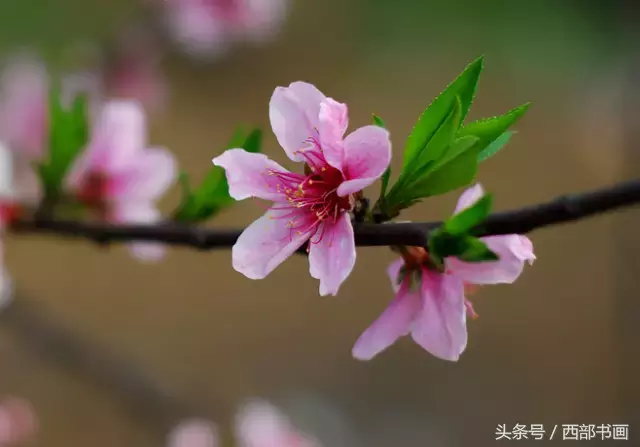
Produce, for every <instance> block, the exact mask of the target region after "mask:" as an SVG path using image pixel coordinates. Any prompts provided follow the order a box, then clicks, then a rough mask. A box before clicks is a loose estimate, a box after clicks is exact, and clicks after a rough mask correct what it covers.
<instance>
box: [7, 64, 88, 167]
mask: <svg viewBox="0 0 640 447" xmlns="http://www.w3.org/2000/svg"><path fill="white" fill-rule="evenodd" d="M50 87H51V77H50V75H49V73H48V71H47V68H46V66H45V64H44V63H43V62H42V61H41V60H40V59H38V58H37V57H35V56H33V55H31V54H28V53H24V54H20V55H18V56H14V57H13V58H12V59H10V60H9V61H8V63H7V65H6V67H5V69H4V70H3V72H2V78H1V80H0V92H1V95H2V96H1V97H0V140H2V141H3V142H5V143H6V144H8V146H9V148H10V149H11V150H12V151H13V152H14V153H16V154H18V155H19V160H16V162H17V163H22V164H25V163H27V164H28V162H31V161H33V160H39V159H40V158H42V157H43V156H44V154H45V152H46V150H47V135H48V131H49V124H48V107H49V88H50ZM79 93H86V94H88V96H89V101H90V102H89V108H90V110H89V112H90V113H91V112H95V109H96V107H97V105H98V102H99V98H100V94H101V85H100V80H99V78H98V77H97V76H95V75H93V74H91V73H89V72H77V73H76V72H74V73H67V74H65V75H63V76H62V77H61V97H62V101H63V105H65V106H69V105H70V104H71V101H72V100H73V99H74V98H75V96H76V95H77V94H79ZM25 160H26V161H25Z"/></svg>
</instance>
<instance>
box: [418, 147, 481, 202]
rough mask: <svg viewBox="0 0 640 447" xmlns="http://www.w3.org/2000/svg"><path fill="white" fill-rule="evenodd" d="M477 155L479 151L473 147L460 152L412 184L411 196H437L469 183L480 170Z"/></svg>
mask: <svg viewBox="0 0 640 447" xmlns="http://www.w3.org/2000/svg"><path fill="white" fill-rule="evenodd" d="M477 157H478V153H477V151H476V150H473V149H472V150H466V151H464V152H462V153H460V154H459V155H458V156H457V157H455V158H453V159H451V160H449V161H448V162H447V163H446V164H444V165H441V166H440V167H439V168H438V169H437V170H435V171H434V172H433V173H432V174H430V175H429V176H428V177H426V178H425V179H424V180H422V181H420V182H418V183H416V184H414V185H413V186H411V189H410V191H409V194H410V197H411V198H413V199H418V198H425V197H431V196H436V195H439V194H445V193H447V192H449V191H453V190H454V189H458V188H461V187H463V186H467V185H469V184H470V183H471V182H473V180H474V179H475V177H476V174H477V172H478V160H477Z"/></svg>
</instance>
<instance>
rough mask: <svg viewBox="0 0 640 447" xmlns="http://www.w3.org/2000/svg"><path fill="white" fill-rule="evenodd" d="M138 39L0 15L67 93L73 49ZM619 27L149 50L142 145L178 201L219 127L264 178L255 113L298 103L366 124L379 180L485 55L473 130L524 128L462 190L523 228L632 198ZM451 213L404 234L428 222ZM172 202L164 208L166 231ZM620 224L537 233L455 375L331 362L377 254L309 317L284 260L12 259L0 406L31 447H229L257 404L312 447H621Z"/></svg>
mask: <svg viewBox="0 0 640 447" xmlns="http://www.w3.org/2000/svg"><path fill="white" fill-rule="evenodd" d="M140 15H141V9H140V5H138V4H137V0H117V1H116V0H111V1H108V2H107V1H102V2H98V1H94V2H86V1H80V0H58V1H56V2H53V1H50V0H21V1H20V2H17V1H14V2H7V1H5V2H3V3H2V5H0V50H1V51H2V54H3V55H5V56H9V55H11V54H13V53H15V52H16V51H18V50H21V49H24V48H29V49H31V50H34V51H37V52H38V53H39V54H40V56H41V57H42V58H44V59H45V60H46V61H47V63H48V64H49V66H50V67H52V70H65V69H67V68H68V66H70V65H73V64H76V63H77V60H78V59H77V57H78V56H76V55H77V54H78V50H77V49H78V48H84V46H85V45H86V43H92V42H100V41H103V40H105V39H111V38H112V36H114V35H117V34H118V33H119V32H121V30H123V29H125V28H127V27H128V26H130V25H131V23H133V22H134V21H135V20H138V19H139V18H140ZM637 18H638V13H637V12H636V11H635V10H634V2H623V1H613V0H607V1H605V0H602V1H575V0H574V1H569V0H565V1H557V0H539V1H536V2H532V1H529V2H513V1H485V2H473V1H458V2H436V1H430V0H422V1H419V0H412V1H411V0H403V1H396V2H391V1H384V0H348V1H343V0H324V1H322V2H318V1H309V0H294V1H293V2H291V3H290V5H289V9H288V12H287V17H286V20H285V21H284V23H283V24H282V27H281V28H280V29H279V33H278V34H277V35H276V36H274V37H273V38H271V39H269V40H268V41H264V42H260V43H259V44H258V45H253V44H252V45H244V44H241V45H235V46H234V47H233V48H232V49H231V50H230V51H228V52H227V53H226V54H224V55H220V56H218V57H215V58H213V57H208V58H203V57H197V56H193V55H189V54H186V53H185V52H184V51H180V48H176V47H175V46H172V45H170V44H168V45H167V46H166V47H163V53H162V54H163V58H162V60H161V63H160V67H161V69H162V70H163V72H164V78H165V81H166V83H167V85H168V90H169V95H168V100H167V101H168V102H167V105H166V106H165V107H164V108H163V109H162V110H160V111H157V112H154V113H153V114H151V118H150V126H151V136H150V138H151V141H152V142H153V143H154V144H162V145H166V146H167V147H169V148H171V149H172V150H173V151H174V153H175V154H176V156H177V158H178V159H179V161H180V163H181V165H182V167H183V168H184V169H185V170H186V171H187V172H189V173H190V174H191V175H192V176H193V178H194V179H199V178H201V177H202V176H204V174H205V173H206V171H207V169H208V168H209V166H210V160H211V158H212V157H213V156H215V155H216V154H217V153H219V152H220V151H221V150H222V149H223V148H224V145H225V144H226V142H227V140H228V138H229V136H230V135H231V133H232V131H233V129H234V128H235V126H236V125H237V124H238V123H247V124H249V125H257V126H261V127H262V128H263V129H264V130H265V141H264V151H265V152H266V153H267V154H268V155H269V156H271V157H273V158H275V159H277V160H279V161H282V162H284V154H283V153H282V152H281V149H280V148H279V147H278V145H277V142H276V140H275V137H274V136H273V135H272V134H271V132H270V129H269V123H268V115H267V110H268V101H269V97H270V95H271V93H272V91H273V89H274V88H275V87H276V86H278V85H288V84H289V83H290V82H292V81H296V80H305V81H309V82H312V83H314V84H315V85H317V86H318V87H319V88H320V89H321V90H322V91H323V92H324V93H326V94H327V95H329V96H332V97H334V98H336V99H338V100H339V101H343V102H346V103H348V105H349V107H350V119H351V123H352V124H351V128H355V127H359V126H361V125H365V124H368V123H369V122H370V120H371V113H376V114H378V115H380V116H381V117H382V118H383V119H384V120H385V122H386V124H387V126H388V128H389V129H390V130H391V135H392V141H393V144H394V148H395V152H394V160H393V166H394V167H398V168H399V166H400V164H401V149H402V147H403V145H404V140H405V138H406V135H408V133H409V131H410V129H411V127H412V125H413V123H414V122H415V119H416V118H417V116H418V115H419V113H420V112H421V111H422V110H423V109H424V107H425V106H427V105H428V104H429V103H430V101H431V100H432V99H433V98H434V97H435V96H436V95H437V94H438V93H439V92H440V91H441V90H442V89H443V88H444V87H445V86H446V85H447V84H448V83H449V82H450V81H451V80H452V79H453V78H454V77H455V76H457V74H458V73H459V72H460V71H462V69H463V68H464V67H465V66H466V64H467V63H469V62H470V61H471V60H473V59H475V58H476V57H478V56H479V55H481V54H484V55H485V71H484V73H483V77H482V79H481V82H480V87H479V93H478V95H477V99H476V102H475V104H474V107H473V108H472V110H471V113H470V117H469V118H470V119H476V118H481V117H485V116H492V115H497V114H500V113H504V112H505V111H507V110H508V109H510V108H512V107H515V106H517V105H519V104H521V103H524V102H526V101H532V102H533V107H532V108H531V109H530V111H529V112H528V114H527V116H526V117H525V118H524V119H523V120H522V121H521V122H520V123H519V124H518V126H517V130H518V134H517V135H516V136H515V137H514V138H513V139H512V141H511V143H510V144H509V147H508V149H507V150H504V151H503V152H502V153H501V154H500V156H498V157H495V158H494V159H491V160H490V161H487V162H486V163H484V164H483V165H482V167H481V171H480V174H479V180H480V181H481V182H482V183H483V185H484V186H485V187H486V189H488V190H489V191H491V192H493V193H494V194H495V195H496V197H497V200H496V206H497V207H498V208H500V209H507V208H511V207H518V206H523V205H528V204H533V203H536V202H540V201H545V200H548V199H551V198H552V197H555V196H557V195H560V194H564V193H571V192H579V191H581V190H586V189H592V188H597V187H601V186H606V185H610V184H613V183H615V182H616V181H620V180H622V179H624V178H633V177H634V176H637V174H638V171H639V170H640V168H639V167H638V166H640V164H639V163H638V162H639V161H640V160H639V155H638V154H639V152H638V151H639V150H638V148H639V147H640V135H639V134H638V131H637V130H636V129H637V127H638V126H637V122H638V116H639V115H638V112H639V111H640V110H639V106H638V105H637V104H639V103H640V102H639V100H640V93H639V92H638V86H640V70H638V66H639V63H640V57H639V56H638V43H639V40H638V34H637V32H636V30H637V28H638V26H637V23H638V22H637ZM126 45H129V43H126V44H125V46H126ZM130 45H133V43H131V44H130ZM80 53H82V51H80ZM285 165H286V164H285ZM376 188H377V186H376ZM376 193H377V189H375V188H374V189H372V191H371V193H370V194H371V196H373V195H375V194H376ZM456 197H457V193H453V194H448V195H445V196H442V197H439V198H437V199H433V200H429V201H427V202H424V203H422V204H420V205H418V206H416V207H415V208H412V209H411V210H409V211H408V212H407V213H406V215H404V218H405V219H408V220H437V219H441V218H443V217H444V216H447V215H448V214H450V213H451V211H452V209H453V207H454V205H455V201H456ZM178 200H179V191H178V190H177V188H175V189H174V190H173V191H172V193H171V194H169V195H168V196H167V197H166V200H164V201H163V204H162V206H163V209H165V210H167V211H170V210H171V209H172V207H174V206H176V205H177V203H178ZM261 211H262V210H261V208H260V207H257V206H255V204H254V203H253V202H251V201H247V202H246V203H244V202H242V203H238V204H237V205H236V206H234V207H233V208H231V209H229V210H227V211H225V212H224V213H223V214H221V215H220V216H219V217H217V218H216V219H215V221H214V222H212V223H211V225H213V226H223V227H228V226H246V225H247V224H249V223H250V222H251V221H252V220H254V219H255V218H257V217H258V216H259V215H260V214H261ZM639 217H640V216H639V215H638V211H637V210H626V211H622V212H620V213H616V214H611V215H607V216H602V217H597V218H593V219H590V220H587V221H583V222H579V223H576V224H571V225H567V226H562V227H554V228H548V229H543V230H539V231H536V232H535V233H533V234H532V235H531V238H532V240H533V242H534V244H535V250H536V254H537V256H538V261H537V263H536V264H534V266H533V267H530V268H526V270H525V273H524V274H523V275H522V277H521V278H520V279H519V281H518V282H517V283H516V284H514V285H511V286H493V287H487V288H484V289H482V290H481V291H480V292H479V293H478V294H477V295H475V296H474V297H473V301H474V304H475V308H476V310H477V312H478V313H479V314H480V318H479V319H478V320H476V321H473V322H470V323H469V331H470V341H469V346H468V348H467V350H466V352H465V353H464V355H463V356H462V358H461V360H460V361H459V362H457V363H448V362H445V361H442V360H439V359H436V358H434V357H432V356H431V355H429V354H428V353H426V352H424V351H422V350H421V349H420V348H419V347H418V346H416V345H414V344H413V343H412V342H411V341H410V340H403V341H401V342H400V343H398V344H396V345H395V346H393V347H392V348H391V349H389V350H388V351H386V352H385V353H383V354H381V355H380V356H378V357H377V358H375V359H374V360H372V361H370V362H359V361H356V360H354V359H353V358H352V357H351V354H350V351H351V348H352V346H353V344H354V342H355V340H356V339H357V337H358V336H359V334H360V333H361V332H362V331H363V330H364V329H365V328H366V327H367V326H368V325H369V324H370V323H371V322H372V321H373V319H374V318H376V317H377V315H378V314H379V313H380V312H381V311H382V310H383V309H384V307H385V306H386V304H387V302H388V301H389V299H390V298H391V296H392V293H391V288H390V285H389V284H388V280H387V278H386V275H385V274H384V272H385V269H386V266H387V264H388V263H389V262H390V261H391V260H392V259H393V254H392V253H391V252H390V251H389V250H385V249H383V248H360V249H359V250H358V262H357V264H356V267H355V270H354V272H353V274H352V275H351V276H350V278H349V279H348V281H347V282H346V283H345V284H344V285H343V286H342V288H341V292H340V294H339V296H337V297H327V298H320V297H319V296H318V292H317V282H316V281H315V280H313V279H312V278H311V277H310V276H309V275H308V273H307V272H308V264H307V261H306V260H305V259H304V258H303V257H300V258H292V259H290V260H288V261H287V262H285V263H284V264H283V265H282V266H281V267H279V268H278V269H277V270H276V271H275V272H274V273H273V274H272V275H270V276H269V277H268V278H267V279H265V280H262V281H251V280H248V279H246V278H245V277H243V276H242V275H240V274H239V273H236V272H235V271H234V270H233V269H232V267H231V262H230V261H231V259H230V252H229V251H213V252H195V251H192V250H187V249H175V250H172V251H171V252H170V254H169V256H168V257H167V258H166V259H165V260H164V261H163V262H161V263H160V264H157V265H146V264H141V263H139V262H137V261H135V260H134V259H132V258H131V257H130V256H129V254H128V252H127V251H126V250H125V249H124V248H122V247H112V248H100V247H97V246H94V245H92V244H89V243H86V242H80V241H67V240H57V239H51V238H47V237H24V236H21V237H14V236H12V235H8V236H7V238H6V239H7V240H6V244H5V245H6V247H5V248H6V263H7V266H8V268H9V271H10V273H11V275H12V277H13V279H14V281H15V283H16V297H15V301H14V303H13V304H12V305H11V306H10V307H9V308H8V309H6V310H5V311H4V312H3V313H0V394H11V395H19V396H23V397H26V398H28V399H29V400H30V401H31V402H32V404H33V405H34V407H35V409H36V411H37V412H38V415H39V418H40V424H41V430H40V433H39V435H38V438H37V439H36V440H35V441H34V442H33V445H42V446H48V447H56V446H69V445H72V446H81V445H91V446H94V447H102V446H105V447H107V446H109V447H111V446H134V445H135V446H138V447H144V446H158V445H163V443H164V441H163V439H164V436H165V434H166V432H167V430H169V429H170V427H171V425H172V424H173V423H175V422H176V421H177V420H178V419H179V418H180V417H182V416H184V415H185V413H189V412H190V411H192V408H197V411H198V412H199V414H201V415H203V416H207V417H210V418H212V419H213V420H215V422H216V423H218V424H220V425H221V427H222V430H223V433H224V435H225V437H226V438H228V440H229V441H230V440H231V439H232V436H231V435H232V431H231V425H230V424H231V421H232V418H233V415H234V412H235V411H236V409H237V407H238V405H239V404H240V403H242V401H243V400H244V399H246V398H249V397H253V396H260V397H264V398H267V399H269V400H271V401H272V402H274V403H275V404H277V405H278V406H280V408H282V409H283V411H285V412H286V413H287V414H288V415H289V416H290V417H291V418H292V420H293V421H294V422H295V423H296V424H297V426H299V427H300V428H301V429H303V430H305V431H307V432H309V433H311V434H313V435H314V436H316V437H317V438H319V439H320V440H321V441H322V442H323V444H324V445H326V446H328V447H343V446H344V447H347V446H348V447H358V446H367V447H388V446H396V445H397V446H402V447H412V446H415V447H422V446H430V447H461V446H470V445H473V446H476V447H483V446H490V445H494V443H496V441H495V432H496V427H497V425H498V424H507V426H508V427H512V426H513V425H514V424H516V423H521V424H536V423H538V424H545V427H547V428H548V429H551V428H552V427H553V425H555V424H567V423H578V424H608V423H609V424H613V423H620V424H630V439H631V444H630V445H634V442H635V441H633V439H635V438H636V437H637V436H640V435H638V434H637V433H636V430H634V429H636V428H637V427H640V425H638V422H640V406H639V403H640V400H639V399H640V396H639V392H640V385H639V384H638V381H637V378H638V373H639V372H640V369H639V367H638V361H637V359H638V354H639V352H638V351H639V348H638V343H637V337H638V333H637V330H638V324H637V318H638V315H639V311H640V304H638V286H640V282H639V281H638V278H637V273H636V272H637V271H638V270H637V269H638V265H640V264H639V263H640V249H639V241H640V238H639V237H638V234H637V231H638V229H639V228H640V225H639V223H640V220H639V219H638V218H639ZM36 314H37V315H38V318H40V319H41V320H42V321H43V322H45V321H46V325H48V326H51V327H56V328H58V329H56V330H61V329H60V328H63V329H64V330H65V331H70V332H71V333H73V334H74V338H77V339H80V340H82V342H83V343H86V346H88V347H89V349H88V352H86V350H85V351H73V352H60V351H59V350H58V346H59V343H58V344H56V343H55V336H54V335H53V334H52V333H48V332H46V331H40V332H38V330H37V327H38V325H36V324H34V323H33V321H32V319H33V318H35V317H33V315H36ZM29 315H31V317H29ZM30 318H31V319H30ZM42 324H45V323H42ZM34 332H35V334H34ZM52 340H53V341H54V342H52ZM48 343H49V344H48ZM107 355H108V356H116V357H117V358H118V359H119V360H118V362H122V363H123V364H124V365H126V366H125V367H123V368H124V369H125V370H126V369H127V368H133V369H136V370H137V371H139V372H140V374H142V375H144V376H145V377H146V378H147V379H148V382H149V383H151V382H153V383H154V384H156V385H155V386H156V387H157V388H158V389H162V390H165V391H166V392H167V393H168V394H169V395H170V396H171V397H166V398H164V399H160V400H158V401H153V400H152V399H151V398H149V396H150V395H151V394H152V393H150V392H148V391H145V389H146V388H145V387H146V386H147V385H146V382H141V383H138V384H137V385H136V384H133V385H132V386H131V387H129V388H124V389H123V388H121V387H119V385H118V383H121V382H122V380H120V378H118V377H116V378H115V379H114V378H113V377H112V376H113V374H112V375H111V376H109V377H107V378H106V379H105V377H103V376H104V375H105V374H106V375H109V374H110V373H108V372H105V370H106V367H105V368H103V367H102V366H101V365H102V363H100V362H108V359H107V357H105V356H107ZM78 357H81V359H80V360H78ZM93 358H95V359H98V360H92V359H93ZM96 362H97V363H96ZM87 364H88V365H94V366H93V369H91V368H89V369H87V368H86V365H87ZM78 365H84V366H83V367H80V366H78ZM125 375H126V374H125ZM193 411H196V410H193ZM512 442H515V441H512ZM521 442H522V441H521ZM544 442H546V441H544ZM574 442H575V441H574ZM599 442H600V444H602V445H606V441H599ZM575 443H576V444H579V443H578V442H575ZM229 445H231V444H229Z"/></svg>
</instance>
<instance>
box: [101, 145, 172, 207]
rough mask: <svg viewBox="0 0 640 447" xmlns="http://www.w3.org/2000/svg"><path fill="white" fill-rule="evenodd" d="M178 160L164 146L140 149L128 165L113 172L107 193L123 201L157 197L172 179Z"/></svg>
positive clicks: (165, 189) (154, 198)
mask: <svg viewBox="0 0 640 447" xmlns="http://www.w3.org/2000/svg"><path fill="white" fill-rule="evenodd" d="M177 171H178V163H177V161H176V159H175V156H174V155H173V153H172V152H170V151H168V150H166V149H164V148H153V149H146V150H144V151H140V152H139V153H138V154H135V155H134V156H133V157H132V160H131V164H130V165H128V166H126V167H124V169H123V171H121V172H119V173H114V175H113V176H112V181H111V188H110V191H109V195H110V196H111V197H121V198H122V199H123V200H127V201H134V202H135V201H139V200H157V199H159V198H160V197H161V196H162V195H163V194H164V193H165V192H166V191H167V190H168V189H169V187H170V186H171V185H173V183H174V182H175V180H176V176H177Z"/></svg>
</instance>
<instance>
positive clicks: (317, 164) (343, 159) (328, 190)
mask: <svg viewBox="0 0 640 447" xmlns="http://www.w3.org/2000/svg"><path fill="white" fill-rule="evenodd" d="M269 118H270V120H271V126H272V128H273V132H274V134H275V135H276V138H277V139H278V142H279V143H280V145H281V146H282V148H283V149H284V151H285V153H286V154H287V156H288V157H289V158H290V159H291V160H293V161H295V162H302V163H305V174H297V173H293V172H289V171H287V170H286V169H285V168H283V167H282V166H280V165H279V164H278V163H276V162H275V161H272V160H270V159H269V158H267V156H266V155H263V154H254V153H249V152H246V151H245V150H243V149H231V150H227V151H225V152H224V153H223V154H222V155H220V156H218V157H216V158H214V159H213V163H214V164H215V165H217V166H221V167H223V168H224V169H225V170H226V175H227V180H228V183H229V194H230V195H231V197H233V198H234V199H236V200H243V199H246V198H248V197H256V198H260V199H264V200H269V201H273V202H274V203H273V205H272V206H271V207H270V208H269V210H268V211H267V212H266V214H265V215H264V216H262V217H261V218H260V219H258V220H256V221H255V222H254V223H253V224H251V225H250V226H249V227H247V228H246V229H245V231H244V232H243V233H242V234H241V235H240V237H239V238H238V241H237V242H236V244H235V245H234V246H233V249H232V259H233V267H234V268H235V269H236V270H237V271H238V272H240V273H242V274H244V275H245V276H247V277H248V278H251V279H262V278H264V277H266V276H267V275H268V274H269V273H271V271H273V270H274V269H275V268H276V267H277V266H278V265H280V264H281V263H282V262H283V261H284V260H285V259H286V258H288V257H289V256H290V255H291V254H293V253H294V252H295V251H296V250H298V248H300V247H301V246H302V245H303V244H304V243H305V242H307V241H308V242H309V245H308V247H309V266H310V269H309V271H310V273H311V276H313V277H314V278H316V279H319V280H320V294H321V295H328V294H332V295H336V294H337V292H338V289H339V287H340V285H341V284H342V282H343V281H344V280H345V279H346V278H347V276H348V275H349V274H350V273H351V270H352V269H353V266H354V264H355V260H356V248H355V242H354V235H353V227H352V225H351V219H350V216H349V211H350V210H352V208H353V205H354V194H355V193H358V192H360V191H361V190H362V189H363V188H365V187H367V186H369V185H371V184H372V183H373V182H374V181H375V180H376V179H378V178H379V177H380V176H381V175H382V174H383V172H384V171H385V169H386V168H387V166H388V165H389V162H390V160H391V143H390V141H389V133H388V132H387V131H386V130H385V129H382V128H381V127H377V126H365V127H361V128H359V129H357V130H356V131H354V132H352V133H351V134H349V135H348V136H347V137H346V138H344V139H343V135H344V133H345V131H346V129H347V125H348V117H347V106H346V105H345V104H341V103H339V102H336V101H334V100H333V99H331V98H327V97H325V96H324V95H323V94H322V93H321V92H320V91H319V90H318V89H317V88H316V87H314V86H313V85H311V84H308V83H305V82H294V83H292V84H291V85H289V87H286V88H284V87H278V88H276V89H275V91H274V93H273V96H272V97H271V102H270V105H269Z"/></svg>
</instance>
